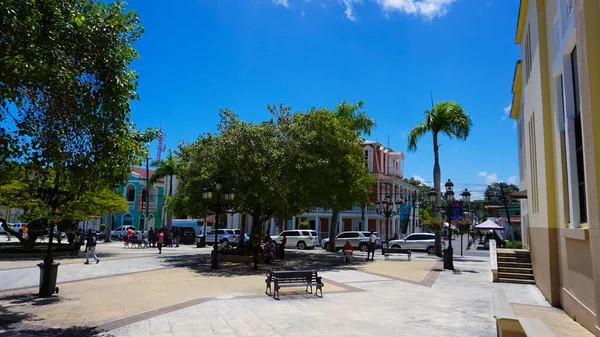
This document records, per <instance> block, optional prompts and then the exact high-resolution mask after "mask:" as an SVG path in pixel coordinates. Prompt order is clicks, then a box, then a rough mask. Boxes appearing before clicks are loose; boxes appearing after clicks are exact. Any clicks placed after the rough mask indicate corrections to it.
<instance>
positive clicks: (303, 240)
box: [271, 229, 319, 249]
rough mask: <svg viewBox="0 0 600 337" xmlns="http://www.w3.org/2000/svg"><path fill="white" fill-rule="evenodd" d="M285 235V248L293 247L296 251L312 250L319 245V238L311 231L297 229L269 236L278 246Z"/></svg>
mask: <svg viewBox="0 0 600 337" xmlns="http://www.w3.org/2000/svg"><path fill="white" fill-rule="evenodd" d="M284 234H285V236H286V238H287V242H286V244H285V246H286V247H294V248H298V249H313V248H315V246H318V245H319V236H318V235H317V232H316V231H314V230H312V229H297V230H287V231H283V232H281V233H280V234H279V235H273V236H271V239H272V240H273V241H275V243H276V244H278V245H280V244H281V242H282V240H283V235H284Z"/></svg>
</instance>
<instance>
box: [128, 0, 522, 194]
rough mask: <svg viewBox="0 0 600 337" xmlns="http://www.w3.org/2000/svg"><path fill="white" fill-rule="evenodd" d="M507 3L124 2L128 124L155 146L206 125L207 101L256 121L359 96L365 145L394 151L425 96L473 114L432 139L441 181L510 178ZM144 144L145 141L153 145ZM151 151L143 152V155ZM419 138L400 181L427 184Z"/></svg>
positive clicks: (512, 52)
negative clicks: (464, 127) (465, 125)
mask: <svg viewBox="0 0 600 337" xmlns="http://www.w3.org/2000/svg"><path fill="white" fill-rule="evenodd" d="M518 6H519V1H518V0H489V1H488V0H360V1H359V0H178V1H171V2H169V3H168V5H167V4H166V3H165V2H164V1H158V0H130V1H129V7H130V8H132V9H135V10H137V12H138V14H139V15H140V18H141V21H142V24H143V25H144V26H145V30H146V32H145V34H144V36H143V38H142V39H141V40H140V41H139V42H138V43H137V44H136V48H137V49H138V51H139V53H140V54H141V59H140V60H139V61H136V62H135V63H134V64H133V68H134V69H136V70H138V71H139V75H140V81H139V83H140V85H139V90H138V92H139V94H140V96H141V100H140V101H136V102H134V104H133V119H134V121H135V122H136V124H137V126H138V127H139V128H145V127H149V126H156V127H158V126H159V125H160V124H161V123H162V127H163V129H164V131H165V133H166V138H165V144H166V145H167V147H168V148H173V149H175V148H176V146H177V144H178V142H179V141H180V140H185V141H193V140H195V139H196V138H197V137H198V135H199V134H201V133H203V132H207V131H214V130H215V126H216V123H217V122H218V110H219V108H220V107H223V108H225V107H228V108H230V109H232V110H234V111H236V112H237V113H238V114H239V115H240V116H241V118H242V119H244V120H248V121H260V120H265V119H267V118H269V114H268V112H267V110H266V105H267V104H279V103H284V104H286V105H290V106H292V108H293V110H294V111H298V110H300V111H304V110H307V109H309V108H310V107H312V106H318V107H321V106H325V107H333V106H335V104H337V103H339V102H341V101H343V100H344V99H347V100H349V101H359V100H362V101H365V108H366V111H367V112H368V113H369V114H370V115H371V116H372V117H373V118H374V119H375V120H376V122H377V123H378V126H377V128H376V129H375V130H374V132H373V133H372V135H371V136H370V137H368V138H369V139H372V140H377V141H380V142H381V143H383V144H384V145H388V139H389V146H390V147H392V148H393V149H394V150H395V151H406V137H407V134H408V131H409V130H410V129H411V128H412V127H413V126H415V125H416V124H417V123H418V122H419V121H421V120H422V119H423V111H424V110H426V109H428V108H430V107H431V99H430V91H431V92H432V93H433V98H434V100H436V101H443V100H453V101H457V102H459V103H461V104H462V105H463V106H464V108H465V110H466V111H467V112H468V113H469V114H471V116H472V118H473V123H474V127H473V131H472V133H471V135H470V136H469V139H468V140H467V141H466V142H459V141H450V140H447V139H442V141H441V148H440V151H441V154H440V157H441V167H442V180H443V181H445V180H446V179H448V178H451V179H452V180H453V181H454V182H456V183H457V184H456V185H457V186H456V189H458V188H464V187H468V188H469V190H475V191H477V190H483V189H484V185H485V184H486V183H489V182H493V181H497V180H501V181H509V182H515V181H516V182H517V183H518V172H519V169H518V155H517V133H516V132H517V131H516V128H515V123H514V121H513V120H510V119H509V118H508V117H507V109H508V108H509V107H510V102H511V99H512V94H511V91H510V90H511V84H512V77H513V71H514V65H515V62H516V60H517V59H518V58H519V49H518V46H516V45H515V44H514V33H515V27H516V20H517V14H518ZM155 145H156V144H155ZM155 151H156V150H155V147H154V149H153V150H152V155H153V156H155ZM432 170H433V151H432V141H431V137H430V136H426V137H425V138H423V139H422V141H421V143H420V144H419V149H418V151H417V152H416V153H406V161H405V175H406V176H407V177H411V176H418V177H419V178H422V179H424V180H425V181H432V180H433V175H432Z"/></svg>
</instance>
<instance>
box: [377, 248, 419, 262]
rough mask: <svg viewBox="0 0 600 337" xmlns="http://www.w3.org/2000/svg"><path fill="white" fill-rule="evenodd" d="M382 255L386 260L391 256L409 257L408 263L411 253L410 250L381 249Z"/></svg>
mask: <svg viewBox="0 0 600 337" xmlns="http://www.w3.org/2000/svg"><path fill="white" fill-rule="evenodd" d="M381 253H382V254H383V255H384V256H385V259H386V260H387V259H389V258H390V254H398V255H407V256H408V261H410V256H411V254H412V253H411V252H410V249H405V248H381Z"/></svg>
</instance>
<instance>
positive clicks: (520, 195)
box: [508, 190, 527, 199]
mask: <svg viewBox="0 0 600 337" xmlns="http://www.w3.org/2000/svg"><path fill="white" fill-rule="evenodd" d="M508 196H509V197H511V198H513V199H527V190H522V191H519V192H515V193H511V194H509V195H508Z"/></svg>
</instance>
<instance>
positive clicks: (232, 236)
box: [204, 228, 242, 246]
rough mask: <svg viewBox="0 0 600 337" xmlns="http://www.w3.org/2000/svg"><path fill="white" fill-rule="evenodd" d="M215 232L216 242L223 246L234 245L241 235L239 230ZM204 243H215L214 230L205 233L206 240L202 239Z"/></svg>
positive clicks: (226, 229)
mask: <svg viewBox="0 0 600 337" xmlns="http://www.w3.org/2000/svg"><path fill="white" fill-rule="evenodd" d="M216 231H217V240H218V241H219V243H220V244H222V245H223V246H229V245H230V244H232V245H236V244H237V243H238V242H239V240H240V235H241V234H242V231H241V230H239V229H233V228H225V229H217V230H216ZM204 242H205V243H206V244H207V245H208V244H211V245H212V244H214V243H215V230H214V229H213V230H211V231H210V232H208V233H206V238H205V239H204Z"/></svg>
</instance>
